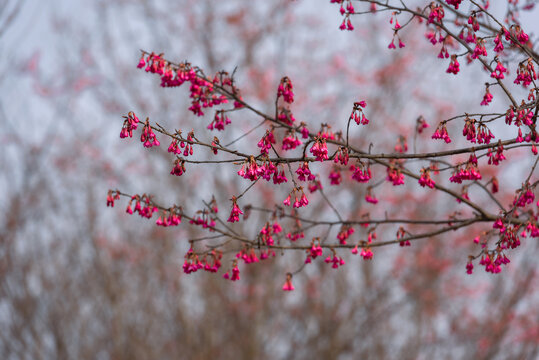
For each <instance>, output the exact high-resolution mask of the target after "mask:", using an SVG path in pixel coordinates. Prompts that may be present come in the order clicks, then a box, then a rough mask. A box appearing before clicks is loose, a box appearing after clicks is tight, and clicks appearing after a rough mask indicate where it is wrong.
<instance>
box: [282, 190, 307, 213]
mask: <svg viewBox="0 0 539 360" xmlns="http://www.w3.org/2000/svg"><path fill="white" fill-rule="evenodd" d="M298 194H299V198H298ZM292 197H294V202H293V203H292V207H294V208H300V207H303V206H307V205H309V200H308V199H307V196H306V195H305V193H304V192H303V187H302V186H299V187H296V188H294V189H292V191H291V192H290V194H288V197H287V198H286V199H284V201H283V205H285V206H290V204H291V200H292V199H291V198H292Z"/></svg>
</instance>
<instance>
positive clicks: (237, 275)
mask: <svg viewBox="0 0 539 360" xmlns="http://www.w3.org/2000/svg"><path fill="white" fill-rule="evenodd" d="M223 278H224V279H227V280H231V281H238V280H239V279H240V269H239V268H238V261H237V260H234V262H233V263H232V275H230V271H227V272H226V273H225V274H224V275H223Z"/></svg>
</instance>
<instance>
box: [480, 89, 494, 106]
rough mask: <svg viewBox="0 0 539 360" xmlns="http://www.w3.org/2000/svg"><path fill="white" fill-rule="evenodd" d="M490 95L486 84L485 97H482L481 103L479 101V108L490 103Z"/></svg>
mask: <svg viewBox="0 0 539 360" xmlns="http://www.w3.org/2000/svg"><path fill="white" fill-rule="evenodd" d="M492 98H493V96H492V94H491V93H490V90H489V88H488V84H487V87H486V89H485V96H483V101H481V106H486V105H488V104H490V103H491V102H492Z"/></svg>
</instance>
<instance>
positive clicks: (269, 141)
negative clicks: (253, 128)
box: [258, 128, 275, 155]
mask: <svg viewBox="0 0 539 360" xmlns="http://www.w3.org/2000/svg"><path fill="white" fill-rule="evenodd" d="M273 144H275V135H274V134H273V128H272V129H271V130H266V134H265V135H264V136H262V139H260V141H259V142H258V147H259V148H260V153H261V154H262V155H267V154H268V153H269V150H270V149H271V145H273Z"/></svg>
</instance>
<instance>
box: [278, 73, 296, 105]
mask: <svg viewBox="0 0 539 360" xmlns="http://www.w3.org/2000/svg"><path fill="white" fill-rule="evenodd" d="M281 96H282V97H283V100H284V102H286V103H289V104H291V103H293V102H294V92H293V86H292V81H291V80H290V78H288V76H285V77H283V78H282V79H281V82H280V83H279V87H278V88H277V98H279V97H281Z"/></svg>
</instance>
